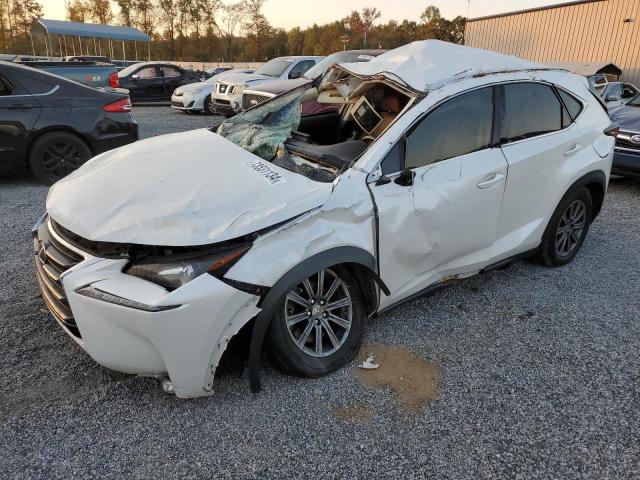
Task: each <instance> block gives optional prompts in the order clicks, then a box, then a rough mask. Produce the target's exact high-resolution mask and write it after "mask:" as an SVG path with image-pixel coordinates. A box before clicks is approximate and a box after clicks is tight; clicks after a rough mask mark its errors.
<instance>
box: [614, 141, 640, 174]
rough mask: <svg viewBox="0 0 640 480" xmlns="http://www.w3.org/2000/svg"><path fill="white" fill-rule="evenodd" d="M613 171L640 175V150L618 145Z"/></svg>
mask: <svg viewBox="0 0 640 480" xmlns="http://www.w3.org/2000/svg"><path fill="white" fill-rule="evenodd" d="M612 172H613V173H614V174H620V175H633V176H636V175H640V150H636V151H634V150H632V149H630V148H625V149H622V148H619V147H616V149H615V151H614V154H613V166H612Z"/></svg>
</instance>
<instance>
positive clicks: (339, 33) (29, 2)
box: [0, 0, 466, 62]
mask: <svg viewBox="0 0 640 480" xmlns="http://www.w3.org/2000/svg"><path fill="white" fill-rule="evenodd" d="M266 1H267V0H235V1H233V0H232V1H229V0H226V1H225V0H66V1H65V9H66V16H67V20H70V21H74V22H87V23H100V24H105V25H123V26H128V27H136V28H139V29H140V30H142V31H143V32H144V33H146V34H147V35H149V36H150V37H151V38H152V43H151V57H152V58H153V59H163V60H177V61H195V62H215V61H220V62H231V61H236V62H260V61H264V60H266V59H269V58H273V57H277V56H282V55H327V54H329V53H332V52H335V51H338V50H345V49H346V50H350V49H360V48H384V49H392V48H395V47H398V46H400V45H404V44H406V43H409V42H412V41H414V40H424V39H440V40H445V41H449V42H454V43H463V41H464V28H465V21H466V19H465V18H463V17H460V16H458V17H456V18H454V19H452V20H448V19H445V18H443V17H442V15H441V13H440V10H439V9H438V8H437V7H434V6H427V7H426V8H425V9H424V11H423V13H422V15H421V16H420V18H418V19H415V20H403V21H396V20H391V21H389V22H387V23H381V22H380V17H381V12H380V10H378V9H377V8H363V9H362V10H361V11H352V12H351V13H350V14H349V15H348V16H346V17H345V18H342V19H339V20H336V21H334V22H331V23H327V24H324V25H317V24H314V25H312V26H310V27H307V28H300V27H294V28H292V29H290V30H285V29H282V28H276V27H273V26H272V25H271V24H270V23H269V21H268V19H267V18H266V17H265V15H264V13H263V7H264V4H265V2H266ZM40 17H42V6H41V5H40V4H39V3H38V2H37V1H36V0H0V52H2V53H7V52H11V53H29V52H31V43H30V38H29V34H28V32H29V28H30V26H31V24H32V22H33V21H34V20H35V19H37V18H40Z"/></svg>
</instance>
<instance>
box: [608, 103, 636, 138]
mask: <svg viewBox="0 0 640 480" xmlns="http://www.w3.org/2000/svg"><path fill="white" fill-rule="evenodd" d="M610 116H611V120H613V121H614V122H616V123H617V124H618V126H619V127H620V130H627V131H628V130H631V131H633V132H640V107H632V106H628V105H626V106H622V107H620V108H617V109H613V110H611V112H610Z"/></svg>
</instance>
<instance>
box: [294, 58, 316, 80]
mask: <svg viewBox="0 0 640 480" xmlns="http://www.w3.org/2000/svg"><path fill="white" fill-rule="evenodd" d="M315 64H316V62H315V61H313V60H302V61H301V62H298V63H297V64H296V65H295V66H294V67H293V68H292V69H291V71H290V72H289V78H299V77H301V76H302V75H304V74H305V73H307V70H309V69H310V68H311V67H313V66H314V65H315Z"/></svg>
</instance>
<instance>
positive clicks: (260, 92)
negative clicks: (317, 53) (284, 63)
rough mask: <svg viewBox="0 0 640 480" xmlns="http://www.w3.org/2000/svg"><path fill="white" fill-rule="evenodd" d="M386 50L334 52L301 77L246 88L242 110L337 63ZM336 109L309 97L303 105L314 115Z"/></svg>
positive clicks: (315, 77)
mask: <svg viewBox="0 0 640 480" xmlns="http://www.w3.org/2000/svg"><path fill="white" fill-rule="evenodd" d="M385 51H386V50H348V51H345V52H337V53H333V54H331V55H329V56H328V57H326V58H325V59H323V60H322V61H321V62H319V63H317V64H316V65H315V66H314V67H313V68H311V69H309V70H307V72H306V73H305V74H304V75H302V77H300V78H296V79H291V80H289V79H283V80H270V81H267V82H264V83H260V84H259V85H257V86H256V87H252V88H248V89H246V90H245V91H244V92H242V101H241V102H240V106H241V108H242V110H247V109H249V108H252V107H255V106H256V105H260V104H261V103H263V102H266V101H267V100H270V99H271V98H273V97H275V96H277V95H280V94H281V93H284V92H286V91H288V90H291V89H292V88H297V87H300V86H302V85H304V84H305V83H309V82H313V81H316V80H319V79H320V78H321V77H322V76H323V75H324V74H325V73H326V72H327V70H329V67H331V66H332V65H334V64H336V63H359V62H368V61H370V60H373V59H374V58H375V57H377V56H378V55H381V54H382V53H384V52H385ZM335 109H336V106H335V105H326V104H320V103H318V102H316V101H315V99H308V100H307V101H306V102H304V103H303V105H302V114H303V115H313V114H316V113H322V112H326V111H333V110H335Z"/></svg>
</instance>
